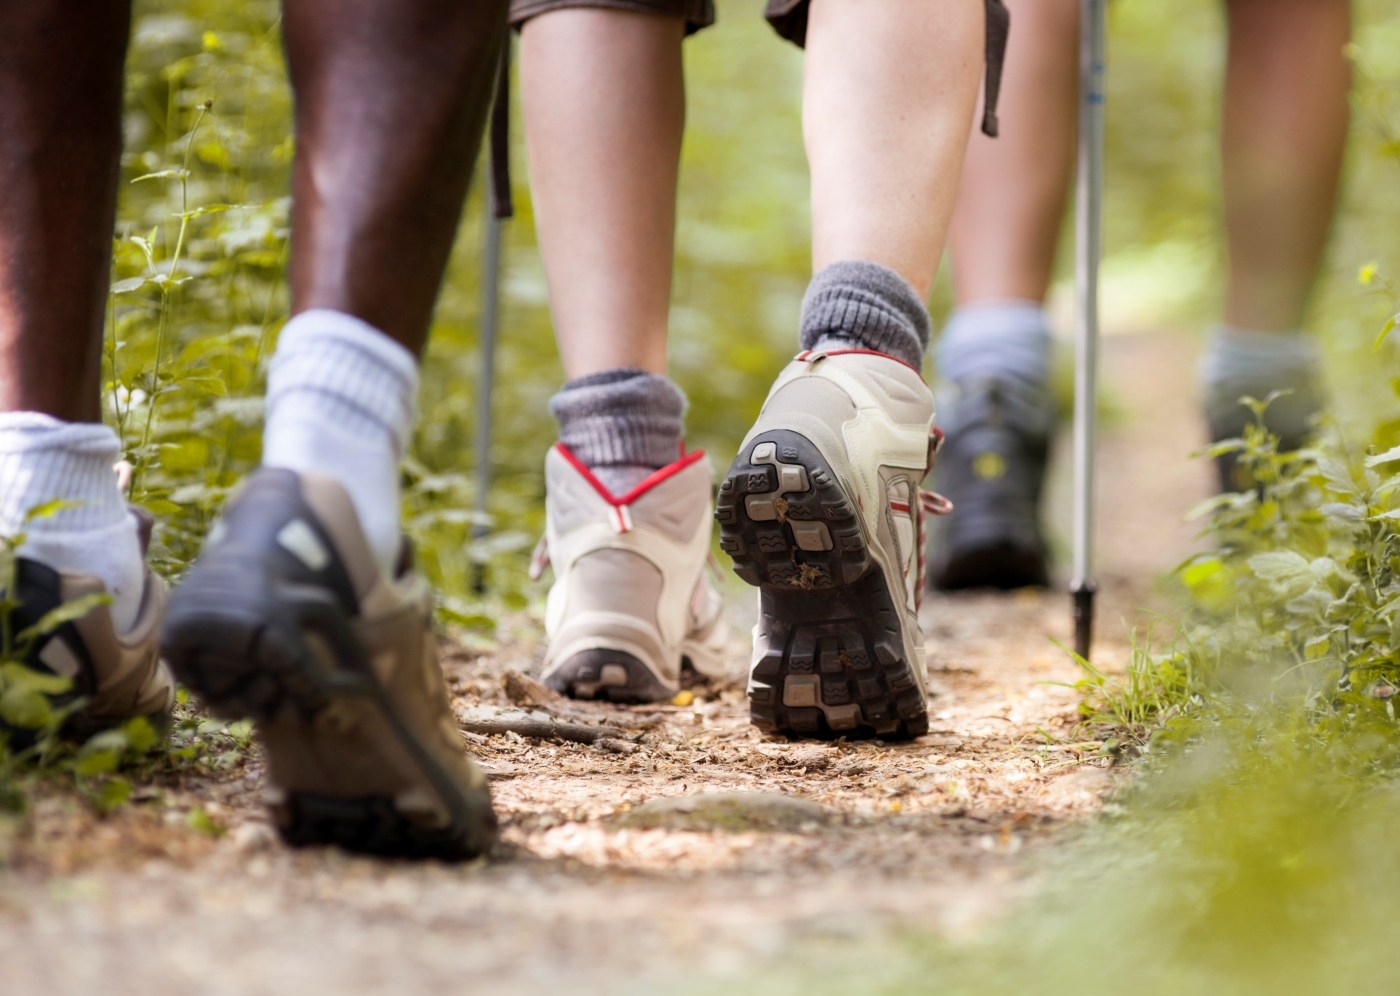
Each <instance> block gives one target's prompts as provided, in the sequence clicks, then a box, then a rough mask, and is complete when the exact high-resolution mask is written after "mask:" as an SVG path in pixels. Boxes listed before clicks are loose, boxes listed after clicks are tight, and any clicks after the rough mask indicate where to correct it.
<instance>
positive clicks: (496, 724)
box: [458, 716, 626, 744]
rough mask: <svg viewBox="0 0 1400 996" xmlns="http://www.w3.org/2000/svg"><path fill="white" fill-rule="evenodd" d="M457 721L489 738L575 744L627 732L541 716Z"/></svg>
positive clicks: (460, 718)
mask: <svg viewBox="0 0 1400 996" xmlns="http://www.w3.org/2000/svg"><path fill="white" fill-rule="evenodd" d="M458 723H459V724H461V727H462V728H463V730H466V731H468V733H479V734H484V735H487V737H503V735H505V734H508V733H514V734H515V735H518V737H526V738H529V740H567V741H570V742H573V744H596V742H598V741H599V740H617V738H620V737H623V735H626V733H624V731H623V730H619V728H617V727H615V726H585V724H584V723H564V721H560V720H554V719H543V717H539V716H517V717H508V716H501V717H496V719H472V717H469V716H462V717H459V719H458Z"/></svg>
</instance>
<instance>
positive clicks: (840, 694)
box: [715, 429, 928, 740]
mask: <svg viewBox="0 0 1400 996" xmlns="http://www.w3.org/2000/svg"><path fill="white" fill-rule="evenodd" d="M775 464H776V465H777V467H778V468H779V469H778V472H777V473H773V474H766V473H765V474H760V473H759V471H760V470H764V471H767V470H768V469H769V467H773V466H774V465H775ZM792 466H798V467H801V468H802V469H803V470H804V471H805V474H804V475H803V478H802V479H803V480H805V483H806V484H807V487H806V489H805V490H803V491H795V492H779V493H777V494H776V495H775V494H774V493H773V488H774V487H775V486H777V485H776V482H777V480H778V479H779V478H780V477H781V468H782V467H789V468H790V467H792ZM790 479H794V480H795V479H796V475H791V477H790ZM755 495H757V496H758V503H757V507H758V508H760V509H763V510H765V512H766V508H767V506H768V504H769V503H770V502H776V503H777V505H778V507H779V508H781V510H782V515H781V517H780V520H779V521H777V522H772V521H767V520H764V519H760V520H759V521H755V520H754V519H753V518H751V517H750V515H749V509H750V508H752V507H755V506H754V505H752V504H750V499H751V498H753V497H754V496H755ZM715 519H716V521H717V522H718V523H719V526H720V547H721V548H722V549H723V550H725V551H726V552H727V553H728V554H729V555H730V557H732V558H733V560H734V570H735V573H737V574H738V575H739V577H741V578H743V579H744V580H745V581H747V582H748V583H749V584H752V585H754V586H756V587H757V588H758V589H759V592H760V598H759V617H760V620H759V628H758V630H757V631H756V634H755V640H756V641H757V644H758V645H757V646H756V648H755V663H754V667H753V671H752V673H751V675H750V679H749V713H750V718H751V720H752V722H753V724H754V726H756V727H757V728H758V729H760V730H762V731H763V732H765V733H772V734H788V735H794V736H800V737H813V738H831V737H848V738H852V739H859V738H867V739H868V738H872V737H879V738H883V739H889V740H900V739H908V738H912V737H918V736H922V735H923V734H925V733H927V732H928V707H927V704H926V703H925V701H924V696H923V693H922V692H921V690H920V686H919V682H918V681H917V680H916V678H915V676H914V674H913V672H912V670H911V667H912V666H917V663H918V662H917V661H915V662H910V661H907V660H905V659H904V640H903V632H904V631H903V628H902V627H903V626H904V625H905V620H904V619H903V618H902V616H903V612H902V608H901V605H900V604H898V603H896V601H895V599H894V597H892V595H891V592H890V591H889V589H888V586H887V585H886V583H885V578H884V572H883V571H882V570H881V569H880V566H879V564H878V562H877V561H875V560H874V558H873V557H872V556H871V555H870V549H869V543H868V540H867V538H866V535H865V530H864V527H863V526H862V524H861V521H860V520H859V519H858V518H857V516H856V512H855V504H854V502H853V501H852V500H851V499H850V498H849V496H848V495H847V494H846V493H845V491H844V489H843V488H842V487H841V485H840V483H839V480H838V478H837V475H836V474H835V473H834V472H833V470H832V469H831V467H830V466H829V465H828V464H827V462H826V460H825V458H824V457H823V456H822V455H821V452H820V451H819V450H818V449H817V447H816V446H815V445H814V444H813V443H812V442H810V441H809V440H808V439H807V438H806V437H804V436H802V435H801V434H799V433H797V432H793V431H791V430H786V429H776V430H771V431H769V432H764V433H761V434H760V435H759V436H757V437H756V438H755V439H754V440H752V441H751V442H750V443H749V444H748V445H747V446H745V447H744V450H743V451H742V452H741V453H740V454H739V456H738V457H736V458H735V461H734V464H733V465H732V466H731V468H730V470H729V473H728V474H727V475H726V476H725V478H724V480H723V482H722V483H721V484H720V489H719V498H718V500H717V502H716V513H715ZM809 521H818V522H822V523H824V524H825V525H826V527H827V529H828V532H829V535H830V536H831V538H832V544H831V549H829V550H812V549H804V548H803V547H802V546H800V545H799V543H798V540H797V536H796V535H795V534H794V530H793V528H792V523H793V522H802V523H805V522H809ZM799 531H800V530H799ZM775 539H776V540H780V541H781V542H775Z"/></svg>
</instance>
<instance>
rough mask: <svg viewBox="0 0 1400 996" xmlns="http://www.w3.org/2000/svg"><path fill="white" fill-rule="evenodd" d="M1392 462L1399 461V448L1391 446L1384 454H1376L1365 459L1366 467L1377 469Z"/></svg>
mask: <svg viewBox="0 0 1400 996" xmlns="http://www.w3.org/2000/svg"><path fill="white" fill-rule="evenodd" d="M1392 460H1400V446H1392V447H1391V448H1390V449H1388V450H1386V451H1385V452H1384V453H1377V454H1375V455H1374V456H1368V457H1367V458H1366V466H1368V467H1379V466H1380V465H1381V464H1383V463H1389V462H1390V461H1392Z"/></svg>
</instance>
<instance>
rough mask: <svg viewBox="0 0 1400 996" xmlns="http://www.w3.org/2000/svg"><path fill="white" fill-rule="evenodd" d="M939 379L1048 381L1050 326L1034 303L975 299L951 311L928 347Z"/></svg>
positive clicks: (1040, 383) (1030, 383)
mask: <svg viewBox="0 0 1400 996" xmlns="http://www.w3.org/2000/svg"><path fill="white" fill-rule="evenodd" d="M934 356H935V358H936V360H937V362H938V376H939V379H940V380H943V381H957V382H961V381H968V380H1008V379H1009V380H1014V381H1017V382H1019V383H1020V384H1022V385H1026V386H1031V387H1041V386H1043V385H1044V384H1045V383H1046V382H1047V381H1048V380H1049V379H1050V324H1049V322H1048V321H1047V319H1046V316H1045V309H1044V307H1042V306H1041V305H1040V304H1039V303H1038V302H1036V301H1022V300H1015V299H1008V300H1002V301H977V302H974V303H972V304H965V305H963V306H962V307H960V308H958V309H957V310H956V311H954V312H953V315H952V317H951V318H950V319H948V324H947V325H945V326H944V327H943V333H942V335H940V336H939V337H938V345H937V346H936V347H935V348H934Z"/></svg>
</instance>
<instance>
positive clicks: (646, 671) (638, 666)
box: [543, 649, 676, 705]
mask: <svg viewBox="0 0 1400 996" xmlns="http://www.w3.org/2000/svg"><path fill="white" fill-rule="evenodd" d="M543 680H544V684H545V685H546V686H547V687H549V688H552V689H553V690H554V691H556V692H559V693H560V694H562V695H567V696H569V698H572V699H593V700H598V701H604V702H616V703H619V704H628V705H638V704H642V703H648V702H668V701H670V700H671V698H672V697H673V696H674V695H675V694H676V692H675V690H674V689H668V688H667V687H666V686H665V685H663V684H662V683H661V681H660V680H659V679H658V678H657V677H656V675H654V674H652V672H651V669H650V668H648V667H647V666H646V665H645V664H643V663H642V662H641V661H639V660H637V658H635V657H633V656H632V655H631V654H629V653H627V652H625V651H622V650H606V649H598V650H585V651H583V652H582V653H577V654H574V655H573V656H572V657H570V658H569V659H568V660H566V661H564V662H563V663H562V664H560V665H559V666H558V667H556V668H554V669H552V670H551V671H549V672H547V673H546V674H545V676H544V679H543Z"/></svg>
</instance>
